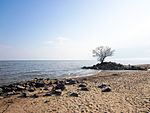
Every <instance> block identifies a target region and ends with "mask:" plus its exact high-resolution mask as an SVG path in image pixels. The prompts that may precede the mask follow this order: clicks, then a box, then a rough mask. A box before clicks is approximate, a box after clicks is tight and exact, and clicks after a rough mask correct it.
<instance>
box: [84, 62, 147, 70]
mask: <svg viewBox="0 0 150 113" xmlns="http://www.w3.org/2000/svg"><path fill="white" fill-rule="evenodd" d="M82 69H95V70H145V69H144V68H141V67H138V66H131V65H129V66H125V65H122V64H117V63H115V62H103V63H98V64H96V65H93V66H89V67H86V66H84V67H82Z"/></svg>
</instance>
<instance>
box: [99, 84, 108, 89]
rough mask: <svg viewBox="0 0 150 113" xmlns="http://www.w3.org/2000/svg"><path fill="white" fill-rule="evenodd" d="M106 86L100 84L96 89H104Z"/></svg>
mask: <svg viewBox="0 0 150 113" xmlns="http://www.w3.org/2000/svg"><path fill="white" fill-rule="evenodd" d="M106 86H107V85H106V84H101V85H99V86H98V88H101V89H102V88H105V87H106Z"/></svg>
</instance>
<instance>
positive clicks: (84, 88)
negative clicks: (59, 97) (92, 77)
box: [80, 87, 89, 91]
mask: <svg viewBox="0 0 150 113" xmlns="http://www.w3.org/2000/svg"><path fill="white" fill-rule="evenodd" d="M80 90H81V91H89V89H88V88H87V87H80Z"/></svg>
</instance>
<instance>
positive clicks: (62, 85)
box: [53, 83, 65, 91]
mask: <svg viewBox="0 0 150 113" xmlns="http://www.w3.org/2000/svg"><path fill="white" fill-rule="evenodd" d="M53 89H54V90H59V89H61V90H62V91H63V90H64V89H65V85H64V84H61V83H58V84H57V85H56V86H55V87H53Z"/></svg>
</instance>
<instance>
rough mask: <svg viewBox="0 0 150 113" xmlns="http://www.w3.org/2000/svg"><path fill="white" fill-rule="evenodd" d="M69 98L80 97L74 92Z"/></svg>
mask: <svg viewBox="0 0 150 113" xmlns="http://www.w3.org/2000/svg"><path fill="white" fill-rule="evenodd" d="M69 96H71V97H78V94H77V93H74V92H72V93H69Z"/></svg>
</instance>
